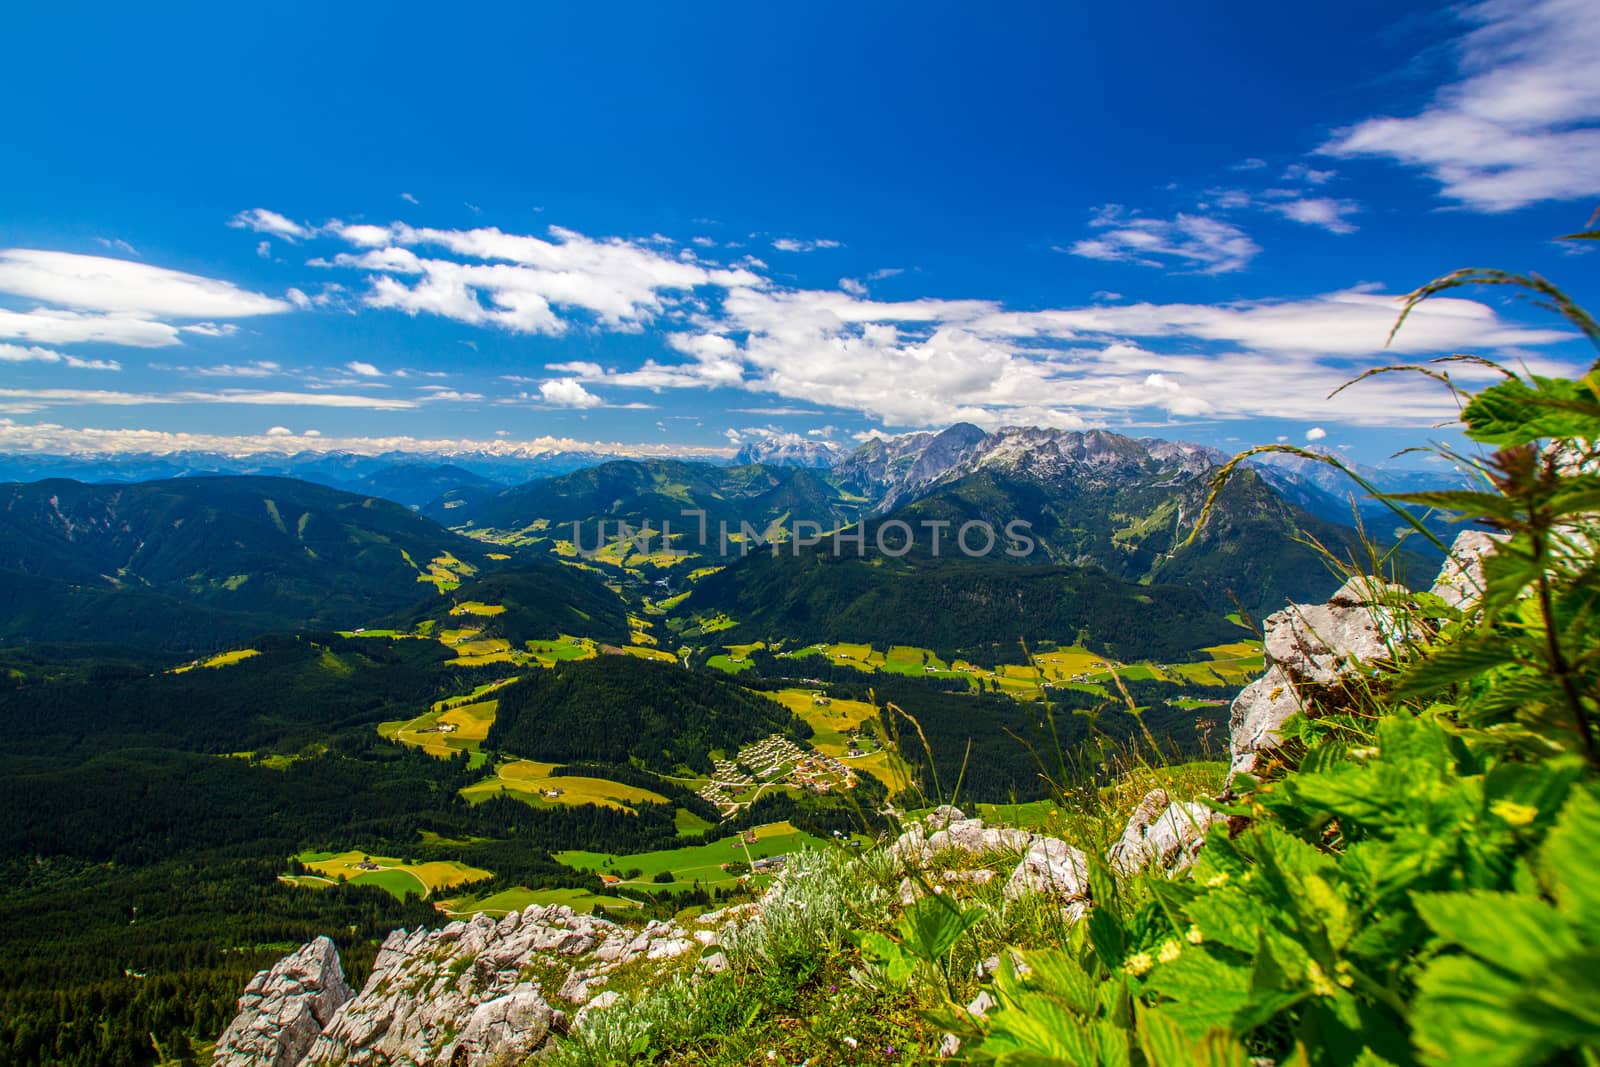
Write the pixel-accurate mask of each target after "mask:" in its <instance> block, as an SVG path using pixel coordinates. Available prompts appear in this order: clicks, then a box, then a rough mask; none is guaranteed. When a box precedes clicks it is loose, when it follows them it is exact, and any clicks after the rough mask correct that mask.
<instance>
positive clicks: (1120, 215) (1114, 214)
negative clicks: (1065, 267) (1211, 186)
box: [1063, 204, 1261, 274]
mask: <svg viewBox="0 0 1600 1067" xmlns="http://www.w3.org/2000/svg"><path fill="white" fill-rule="evenodd" d="M1089 225H1090V226H1091V227H1092V228H1093V229H1095V230H1097V231H1099V233H1098V235H1097V236H1095V237H1091V238H1086V239H1084V240H1082V241H1078V242H1076V243H1075V244H1073V245H1072V246H1071V247H1069V248H1065V249H1063V251H1066V252H1069V253H1071V254H1072V255H1075V256H1082V257H1084V258H1085V259H1099V260H1107V261H1111V262H1120V263H1138V264H1140V265H1142V266H1146V267H1177V268H1180V269H1183V270H1192V271H1195V272H1197V273H1200V274H1226V273H1229V272H1231V271H1237V270H1243V269H1244V268H1245V267H1247V266H1249V264H1250V261H1251V260H1252V259H1254V258H1255V257H1256V254H1257V253H1259V252H1260V251H1261V247H1260V246H1259V245H1257V244H1256V243H1255V242H1254V241H1252V240H1251V239H1250V237H1249V236H1248V235H1247V234H1246V233H1245V232H1244V231H1243V230H1241V229H1239V228H1238V227H1237V226H1235V225H1233V224H1232V223H1229V222H1224V221H1222V220H1221V219H1214V218H1209V217H1207V216H1204V215H1186V214H1181V213H1180V214H1179V215H1178V216H1177V217H1176V218H1172V219H1157V218H1150V217H1148V216H1144V215H1141V214H1139V213H1138V212H1136V211H1133V212H1130V211H1128V210H1127V209H1126V208H1124V207H1123V206H1122V205H1120V204H1107V205H1106V206H1105V207H1103V208H1100V209H1099V210H1098V211H1096V212H1095V213H1094V217H1093V218H1092V219H1091V220H1090V222H1089Z"/></svg>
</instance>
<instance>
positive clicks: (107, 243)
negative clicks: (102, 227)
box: [95, 237, 139, 258]
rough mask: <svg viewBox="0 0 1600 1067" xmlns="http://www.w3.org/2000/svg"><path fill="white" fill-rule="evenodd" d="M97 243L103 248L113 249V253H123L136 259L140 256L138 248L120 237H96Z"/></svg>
mask: <svg viewBox="0 0 1600 1067" xmlns="http://www.w3.org/2000/svg"><path fill="white" fill-rule="evenodd" d="M95 242H96V243H98V244H99V245H101V246H102V247H105V248H109V249H111V251H113V252H122V253H125V254H127V255H130V256H133V257H135V258H137V257H138V255H139V250H138V249H137V248H135V247H133V246H132V245H131V244H129V243H128V242H127V241H124V240H123V239H122V238H120V237H96V238H95Z"/></svg>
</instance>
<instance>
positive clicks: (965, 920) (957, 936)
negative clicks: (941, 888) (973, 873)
mask: <svg viewBox="0 0 1600 1067" xmlns="http://www.w3.org/2000/svg"><path fill="white" fill-rule="evenodd" d="M982 921H983V909H981V908H973V909H971V910H970V911H965V912H964V911H962V910H961V906H960V905H958V904H956V903H955V902H954V901H953V900H950V899H948V898H947V897H945V896H943V895H936V896H930V897H924V898H923V899H921V900H919V901H917V902H916V903H915V904H913V905H912V906H911V907H909V908H907V909H906V911H905V914H904V915H902V916H901V917H900V921H899V922H898V923H897V924H896V928H897V929H898V930H899V931H900V932H901V934H902V935H903V937H902V943H903V946H904V948H905V949H906V950H907V951H909V952H911V953H913V954H914V955H916V956H919V957H920V958H922V959H924V960H927V961H928V962H929V963H937V962H938V961H940V960H942V959H944V957H945V955H946V954H947V953H948V952H949V951H950V950H951V949H952V948H954V947H955V944H956V942H957V941H959V940H961V935H962V934H964V933H966V932H967V931H968V930H970V929H972V927H973V926H975V925H976V924H978V923H980V922H982Z"/></svg>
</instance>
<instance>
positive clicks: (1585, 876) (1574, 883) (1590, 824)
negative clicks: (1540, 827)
mask: <svg viewBox="0 0 1600 1067" xmlns="http://www.w3.org/2000/svg"><path fill="white" fill-rule="evenodd" d="M1597 844H1600V800H1596V799H1595V796H1594V793H1593V792H1591V791H1590V790H1589V789H1586V788H1584V789H1574V790H1573V791H1572V794H1571V795H1570V796H1569V797H1568V798H1567V803H1566V805H1565V806H1564V807H1563V808H1562V809H1561V814H1560V816H1558V817H1557V819H1556V824H1555V826H1554V827H1553V828H1552V829H1551V830H1550V836H1549V837H1547V838H1546V839H1545V844H1544V851H1543V853H1542V854H1541V856H1540V861H1541V862H1540V867H1541V873H1542V874H1543V876H1544V877H1545V879H1546V880H1547V882H1548V883H1549V885H1550V886H1551V888H1552V890H1553V892H1554V895H1555V898H1556V906H1557V907H1558V908H1559V909H1560V910H1561V911H1562V912H1563V913H1564V914H1566V915H1567V916H1569V917H1570V918H1571V919H1572V920H1573V921H1574V922H1576V923H1578V924H1579V925H1580V926H1581V927H1583V929H1585V930H1586V931H1588V934H1589V936H1590V937H1591V938H1592V939H1594V940H1595V941H1600V866H1597V864H1596V863H1595V848H1596V845H1597Z"/></svg>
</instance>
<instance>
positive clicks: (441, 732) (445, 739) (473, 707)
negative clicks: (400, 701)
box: [378, 700, 500, 766]
mask: <svg viewBox="0 0 1600 1067" xmlns="http://www.w3.org/2000/svg"><path fill="white" fill-rule="evenodd" d="M499 706H500V702H499V701H497V700H482V701H478V702H475V703H469V704H460V705H457V706H455V707H440V706H438V705H436V706H435V707H434V709H433V710H431V711H426V712H424V713H423V714H421V715H418V716H417V717H416V718H415V719H405V720H395V721H391V722H384V723H379V724H378V734H379V736H381V737H387V738H389V739H390V740H391V741H399V742H400V743H401V744H403V745H412V746H414V747H416V748H420V749H422V750H423V751H424V752H426V753H428V754H429V755H432V756H438V757H440V758H441V759H449V758H450V757H452V756H454V755H455V754H456V753H457V752H471V753H474V754H475V755H476V754H478V751H479V749H480V748H481V747H482V745H483V742H484V739H485V738H487V737H488V736H489V727H491V726H493V725H494V717H495V712H496V711H497V710H498V708H499ZM479 763H481V761H478V760H475V761H474V762H473V765H474V766H476V765H479Z"/></svg>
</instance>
